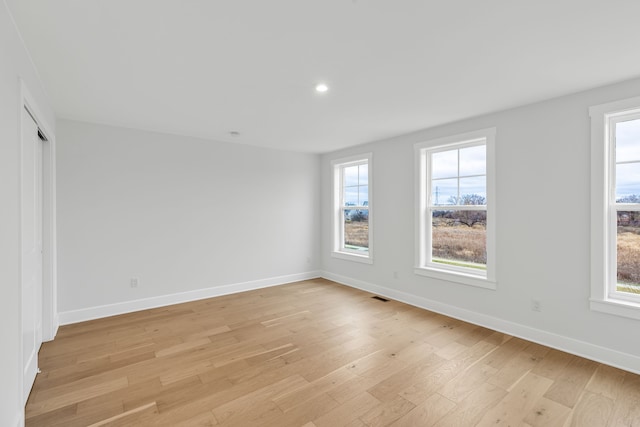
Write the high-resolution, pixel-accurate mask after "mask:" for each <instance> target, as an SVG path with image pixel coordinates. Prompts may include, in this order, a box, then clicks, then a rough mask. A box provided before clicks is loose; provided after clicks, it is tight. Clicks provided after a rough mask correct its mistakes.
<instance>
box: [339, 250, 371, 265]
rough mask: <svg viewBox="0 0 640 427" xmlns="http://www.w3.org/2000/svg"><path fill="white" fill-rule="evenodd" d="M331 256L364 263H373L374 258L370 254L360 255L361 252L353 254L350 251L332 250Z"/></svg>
mask: <svg viewBox="0 0 640 427" xmlns="http://www.w3.org/2000/svg"><path fill="white" fill-rule="evenodd" d="M331 256H332V257H334V258H340V259H344V260H347V261H355V262H361V263H363V264H373V259H372V258H371V256H370V255H359V254H353V253H350V252H339V251H333V252H331Z"/></svg>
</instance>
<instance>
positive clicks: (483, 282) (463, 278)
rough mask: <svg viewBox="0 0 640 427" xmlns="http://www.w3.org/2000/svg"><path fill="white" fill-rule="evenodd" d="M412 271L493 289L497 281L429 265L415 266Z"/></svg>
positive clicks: (420, 274) (421, 274)
mask: <svg viewBox="0 0 640 427" xmlns="http://www.w3.org/2000/svg"><path fill="white" fill-rule="evenodd" d="M413 272H414V273H415V274H417V275H419V276H426V277H432V278H434V279H440V280H446V281H448V282H454V283H460V284H463V285H469V286H475V287H477V288H484V289H492V290H495V289H496V287H497V283H496V282H495V281H493V280H489V279H486V278H484V277H479V276H474V275H471V274H465V273H459V272H456V271H448V270H440V269H436V268H430V267H415V268H414V269H413Z"/></svg>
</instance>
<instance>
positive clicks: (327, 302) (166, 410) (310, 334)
mask: <svg viewBox="0 0 640 427" xmlns="http://www.w3.org/2000/svg"><path fill="white" fill-rule="evenodd" d="M371 297H372V294H369V293H366V292H362V291H359V290H355V289H351V288H348V287H344V286H341V285H338V284H335V283H333V282H330V281H326V280H322V279H317V280H310V281H305V282H299V283H293V284H288V285H283V286H278V287H273V288H268V289H261V290H257V291H252V292H246V293H242V294H235V295H228V296H224V297H218V298H212V299H207V300H202V301H197V302H192V303H186V304H180V305H174V306H171V307H164V308H158V309H153V310H147V311H142V312H137V313H132V314H126V315H122V316H115V317H111V318H107V319H100V320H95V321H91V322H85V323H79V324H75V325H68V326H64V327H62V328H60V331H59V333H58V336H57V338H56V339H55V341H53V342H50V343H45V344H44V345H43V346H42V349H41V351H40V367H41V369H42V373H41V374H39V375H38V377H37V379H36V383H35V386H34V388H33V391H32V393H31V396H30V398H29V401H28V404H27V408H26V421H27V425H28V426H89V425H91V426H139V425H159V426H183V425H184V426H192V425H193V426H196V425H223V426H227V425H228V426H251V425H258V426H274V427H282V426H305V427H313V426H316V427H323V426H330V427H335V426H343V425H346V426H386V425H393V426H463V427H464V426H473V425H480V426H496V425H497V426H544V427H552V426H580V427H586V426H640V376H638V375H634V374H631V373H628V372H624V371H621V370H619V369H615V368H612V367H609V366H606V365H601V364H599V363H595V362H592V361H589V360H586V359H582V358H580V357H576V356H572V355H569V354H566V353H563V352H560V351H557V350H553V349H550V348H548V347H544V346H541V345H538V344H534V343H531V342H528V341H524V340H522V339H518V338H515V337H512V336H509V335H505V334H502V333H499V332H494V331H491V330H489V329H485V328H482V327H478V326H474V325H471V324H469V323H465V322H461V321H458V320H454V319H451V318H448V317H445V316H441V315H438V314H434V313H431V312H428V311H425V310H421V309H418V308H415V307H411V306H409V305H406V304H402V303H399V302H395V301H388V302H382V301H379V300H376V299H372V298H371Z"/></svg>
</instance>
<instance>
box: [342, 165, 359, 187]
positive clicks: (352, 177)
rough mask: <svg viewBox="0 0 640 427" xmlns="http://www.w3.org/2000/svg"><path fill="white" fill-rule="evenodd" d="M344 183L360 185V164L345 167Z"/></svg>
mask: <svg viewBox="0 0 640 427" xmlns="http://www.w3.org/2000/svg"><path fill="white" fill-rule="evenodd" d="M342 185H344V186H349V185H358V166H348V167H346V168H344V183H343V184H342Z"/></svg>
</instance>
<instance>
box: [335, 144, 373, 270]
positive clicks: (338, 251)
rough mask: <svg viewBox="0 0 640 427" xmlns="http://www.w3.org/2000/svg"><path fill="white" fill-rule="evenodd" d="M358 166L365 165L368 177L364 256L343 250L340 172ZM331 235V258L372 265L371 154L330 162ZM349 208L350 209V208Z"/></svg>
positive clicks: (356, 207)
mask: <svg viewBox="0 0 640 427" xmlns="http://www.w3.org/2000/svg"><path fill="white" fill-rule="evenodd" d="M358 164H367V167H368V176H367V190H368V199H369V200H368V205H367V210H368V217H369V219H368V221H369V247H368V251H367V253H366V254H362V253H357V252H355V251H349V250H348V249H345V248H343V247H342V246H343V242H344V236H343V233H344V230H343V228H342V217H343V213H342V208H343V206H342V200H341V198H342V191H341V189H342V187H341V182H342V176H341V171H342V168H344V167H345V166H352V165H358ZM331 178H332V186H331V191H332V193H331V201H332V202H331V204H332V206H331V209H332V212H331V233H332V240H333V241H332V250H331V256H332V257H334V258H339V259H344V260H347V261H356V262H361V263H364V264H373V254H374V251H373V240H374V239H373V220H374V216H375V213H374V210H375V205H374V203H373V153H372V152H368V153H362V154H357V155H353V156H349V157H342V158H340V159H334V160H331ZM350 208H351V207H350ZM353 209H358V206H353Z"/></svg>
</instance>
